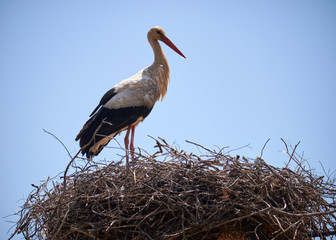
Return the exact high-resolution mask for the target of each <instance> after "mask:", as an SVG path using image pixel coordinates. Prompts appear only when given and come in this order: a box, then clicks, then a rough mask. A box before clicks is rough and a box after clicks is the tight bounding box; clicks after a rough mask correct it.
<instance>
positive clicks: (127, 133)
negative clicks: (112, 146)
mask: <svg viewBox="0 0 336 240" xmlns="http://www.w3.org/2000/svg"><path fill="white" fill-rule="evenodd" d="M130 130H131V126H128V128H127V132H126V136H125V139H124V142H125V150H126V167H127V168H128V144H129V133H130Z"/></svg>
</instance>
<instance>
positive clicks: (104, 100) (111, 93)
mask: <svg viewBox="0 0 336 240" xmlns="http://www.w3.org/2000/svg"><path fill="white" fill-rule="evenodd" d="M116 94H117V93H116V92H115V89H114V88H112V89H110V90H108V91H107V92H106V93H105V94H104V96H103V97H102V98H101V99H100V102H99V104H98V106H97V107H96V108H95V109H94V110H93V112H92V113H91V114H90V117H92V115H93V114H95V112H96V111H97V110H98V109H99V108H100V107H101V106H103V105H104V104H105V103H107V102H108V101H109V100H110V99H111V98H112V97H114V96H115V95H116Z"/></svg>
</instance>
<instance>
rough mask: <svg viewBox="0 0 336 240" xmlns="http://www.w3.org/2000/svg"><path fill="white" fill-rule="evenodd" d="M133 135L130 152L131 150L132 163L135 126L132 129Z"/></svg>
mask: <svg viewBox="0 0 336 240" xmlns="http://www.w3.org/2000/svg"><path fill="white" fill-rule="evenodd" d="M131 129H132V133H131V144H130V150H131V156H132V161H133V160H134V150H135V148H134V132H135V126H134V125H132V127H131Z"/></svg>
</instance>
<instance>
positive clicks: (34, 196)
mask: <svg viewBox="0 0 336 240" xmlns="http://www.w3.org/2000/svg"><path fill="white" fill-rule="evenodd" d="M156 142H157V145H156V147H158V149H159V151H158V152H156V153H155V154H153V155H152V156H150V155H149V154H141V153H140V154H137V156H136V159H135V161H133V165H132V166H131V168H130V169H128V170H127V169H126V167H125V166H123V165H122V162H117V163H113V162H112V163H106V162H94V161H93V160H90V161H87V162H85V161H84V163H83V161H82V163H83V164H82V166H81V167H80V166H78V165H77V166H75V167H73V173H72V174H71V175H70V176H67V177H66V181H65V182H64V183H65V185H64V183H63V182H61V183H59V182H57V181H56V179H55V178H54V179H48V180H47V181H45V182H43V183H42V184H41V185H40V186H35V190H34V191H33V192H32V193H31V194H30V195H29V196H28V198H27V200H26V202H25V204H24V205H23V206H22V209H21V210H20V211H19V212H18V213H17V214H18V215H19V217H20V219H19V221H18V222H17V224H16V229H15V231H14V233H13V235H12V236H14V235H15V234H18V233H22V234H23V236H24V237H25V238H26V239H222V240H224V239H310V238H313V237H316V236H317V237H320V238H321V239H323V238H324V237H325V236H330V235H335V231H336V223H335V222H336V221H335V220H336V218H335V212H336V201H335V200H336V199H335V193H336V185H335V183H334V182H333V181H331V179H329V178H328V179H324V178H323V177H316V176H313V174H312V172H311V171H310V170H306V169H304V167H303V166H302V165H301V163H302V159H298V157H297V156H298V155H297V154H296V153H295V152H292V153H289V152H288V155H289V156H290V160H289V161H292V162H293V161H295V162H296V163H295V167H294V170H291V169H289V168H287V167H285V168H276V167H273V166H270V165H268V164H267V163H266V162H265V161H264V160H263V159H261V158H257V159H255V160H254V161H251V160H247V159H246V158H244V157H243V158H240V157H239V156H235V157H232V156H229V155H227V154H224V153H223V151H222V150H218V151H213V150H209V149H207V148H205V147H202V146H200V145H198V144H195V145H196V146H197V147H198V149H199V150H200V152H202V153H201V155H200V156H198V155H195V154H188V153H186V152H184V151H179V150H177V149H176V148H174V147H171V146H170V145H169V144H167V143H166V142H165V141H164V140H163V139H160V140H157V141H156ZM286 148H287V145H286ZM287 149H288V148H287ZM77 161H80V160H79V159H77ZM287 165H288V164H287Z"/></svg>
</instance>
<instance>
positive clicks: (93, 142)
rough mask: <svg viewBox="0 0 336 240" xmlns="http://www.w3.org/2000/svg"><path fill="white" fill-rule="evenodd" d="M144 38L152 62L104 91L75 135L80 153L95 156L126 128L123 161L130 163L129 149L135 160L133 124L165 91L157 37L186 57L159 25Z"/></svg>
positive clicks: (165, 67)
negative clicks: (152, 56) (151, 53)
mask: <svg viewBox="0 0 336 240" xmlns="http://www.w3.org/2000/svg"><path fill="white" fill-rule="evenodd" d="M147 39H148V42H149V44H150V45H151V47H152V49H153V52H154V61H153V63H152V64H151V65H150V66H148V67H146V68H144V69H142V70H140V71H139V72H137V73H136V74H134V75H133V76H131V77H130V78H127V79H124V80H122V81H121V82H119V83H118V84H116V85H115V86H114V87H113V88H112V89H110V90H109V91H107V92H106V93H105V94H104V95H103V97H102V98H101V100H100V102H99V104H98V105H97V107H96V108H95V109H94V110H93V112H92V113H91V114H90V116H89V117H90V118H89V120H88V121H87V122H86V123H85V124H84V126H83V128H82V129H81V130H80V132H79V133H78V135H77V137H76V139H75V140H76V141H79V146H80V148H81V149H80V151H81V153H82V155H83V156H84V155H85V156H86V157H87V158H92V157H94V156H97V155H98V154H99V153H100V152H101V151H102V149H103V148H104V147H105V146H106V145H107V144H108V143H109V142H110V140H111V139H113V138H114V137H115V136H116V135H118V134H119V133H121V132H123V131H125V130H126V135H125V138H124V144H125V150H126V165H127V166H128V164H129V151H130V153H131V157H132V160H134V150H135V148H134V132H135V127H136V126H137V125H138V124H139V123H140V122H142V121H143V120H144V119H145V118H146V117H147V116H148V115H149V113H150V112H151V110H152V109H153V107H154V105H155V103H156V102H157V101H158V100H161V101H162V100H163V98H164V96H165V95H166V93H167V86H168V83H169V65H168V62H167V59H166V57H165V55H164V53H163V50H162V48H161V45H160V43H159V41H161V42H163V43H165V44H166V45H167V46H169V47H170V48H171V49H172V50H174V51H175V52H176V53H178V54H179V55H181V56H182V57H183V58H186V57H185V56H184V55H183V53H182V52H181V51H180V50H179V49H178V48H177V47H176V46H175V45H174V44H173V43H172V42H171V41H170V40H169V38H168V37H167V36H166V34H165V31H164V30H163V29H162V28H161V27H158V26H156V27H152V28H151V29H150V30H149V31H148V33H147ZM130 133H131V141H129V135H130Z"/></svg>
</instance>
